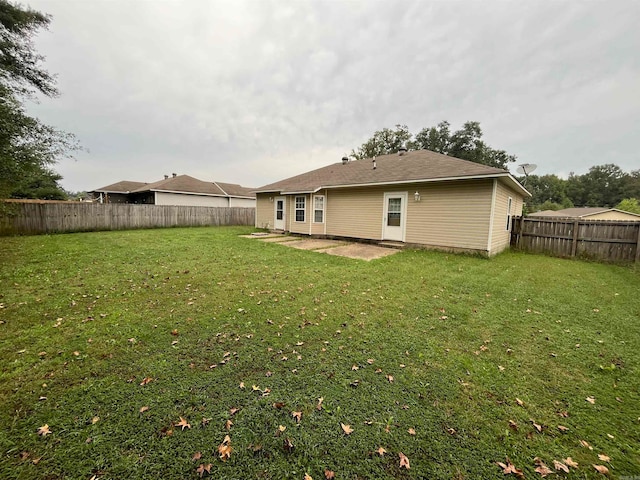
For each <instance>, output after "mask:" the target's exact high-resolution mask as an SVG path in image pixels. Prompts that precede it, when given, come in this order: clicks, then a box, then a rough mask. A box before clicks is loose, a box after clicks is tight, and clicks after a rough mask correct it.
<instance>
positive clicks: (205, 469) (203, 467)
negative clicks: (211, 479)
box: [196, 463, 213, 478]
mask: <svg viewBox="0 0 640 480" xmlns="http://www.w3.org/2000/svg"><path fill="white" fill-rule="evenodd" d="M212 466H213V465H211V464H210V463H207V464H206V465H205V464H204V463H201V464H200V465H198V468H196V473H197V474H198V475H200V478H202V476H203V475H204V472H207V473H211V467H212Z"/></svg>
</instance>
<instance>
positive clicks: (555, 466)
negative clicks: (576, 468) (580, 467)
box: [553, 460, 569, 473]
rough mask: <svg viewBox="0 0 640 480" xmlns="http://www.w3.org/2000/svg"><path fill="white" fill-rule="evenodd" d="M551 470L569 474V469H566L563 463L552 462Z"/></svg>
mask: <svg viewBox="0 0 640 480" xmlns="http://www.w3.org/2000/svg"><path fill="white" fill-rule="evenodd" d="M553 468H555V469H556V470H562V471H563V472H565V473H569V467H567V466H566V465H565V464H564V463H562V462H559V461H558V460H554V461H553Z"/></svg>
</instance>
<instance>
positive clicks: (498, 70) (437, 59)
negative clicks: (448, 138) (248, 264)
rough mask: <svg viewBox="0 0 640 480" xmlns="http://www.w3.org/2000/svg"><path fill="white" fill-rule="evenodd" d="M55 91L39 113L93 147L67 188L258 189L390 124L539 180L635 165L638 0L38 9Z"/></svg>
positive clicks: (73, 167) (49, 5)
mask: <svg viewBox="0 0 640 480" xmlns="http://www.w3.org/2000/svg"><path fill="white" fill-rule="evenodd" d="M30 6H31V7H33V8H35V9H37V10H41V11H44V12H48V13H51V14H52V15H53V20H52V24H51V28H50V30H51V31H50V32H43V33H42V34H40V35H39V36H38V39H37V46H38V48H39V50H40V51H42V52H43V53H44V54H45V55H46V56H47V62H46V67H47V69H48V70H50V71H52V72H56V73H58V79H59V86H60V89H61V91H62V96H61V97H60V98H57V99H52V100H49V99H45V100H43V101H42V103H41V104H40V105H37V106H33V107H32V111H33V112H34V114H36V115H38V116H39V117H40V118H41V119H42V120H43V121H45V122H46V123H49V124H53V125H55V126H57V127H59V128H61V129H64V130H66V131H70V132H73V133H75V134H76V135H77V136H78V137H79V139H80V140H81V142H82V143H83V144H84V145H85V146H86V147H87V148H88V149H89V151H90V152H89V153H81V154H79V155H78V159H77V161H63V162H61V163H60V164H59V165H58V171H59V172H60V173H61V174H62V175H63V176H64V177H65V180H64V181H63V185H64V186H65V187H66V188H68V189H71V190H84V189H91V188H97V187H99V186H103V185H106V184H108V183H112V182H115V181H118V180H123V179H131V180H139V181H153V180H156V179H159V178H162V177H161V176H162V174H165V173H171V172H174V171H177V173H186V174H190V175H193V176H196V177H198V178H202V179H211V180H219V181H226V182H237V183H242V184H244V185H248V186H259V185H263V184H267V183H270V182H273V181H276V180H279V179H280V178H282V177H285V176H289V175H293V174H297V173H300V172H303V171H306V170H310V169H313V168H317V167H319V166H322V165H326V164H328V163H332V162H336V161H339V159H340V157H341V156H342V155H343V154H345V153H348V152H349V151H350V150H351V149H353V148H356V147H357V146H358V145H360V144H361V143H362V142H364V141H365V140H366V139H367V138H368V137H369V136H371V134H372V133H373V132H374V131H375V130H378V129H381V128H383V127H392V126H393V125H395V124H397V123H402V124H407V125H408V126H409V128H410V130H411V131H413V132H417V131H419V130H420V129H422V128H423V127H428V126H432V125H435V124H437V123H438V122H440V121H441V120H449V121H450V122H451V123H452V127H453V128H458V127H459V126H461V124H462V123H463V122H465V121H467V120H477V121H479V122H481V125H482V127H483V130H484V132H485V137H486V140H487V141H488V143H489V144H490V145H492V146H494V147H496V148H502V149H505V150H507V151H508V152H509V153H513V154H516V155H517V156H518V157H519V159H520V160H521V161H522V162H528V163H537V164H538V165H539V171H540V172H542V173H562V172H568V171H576V172H577V173H583V172H585V171H586V170H587V169H588V168H589V167H590V166H592V165H596V164H602V163H616V164H618V165H620V166H621V167H622V168H623V169H624V170H627V171H629V170H631V169H632V168H638V161H637V155H636V147H635V139H634V138H633V137H634V135H633V132H637V129H638V123H639V122H640V113H639V112H640V92H639V91H638V89H637V87H636V85H638V83H639V82H638V80H640V78H639V76H640V64H639V62H638V61H637V55H636V52H637V51H638V50H639V49H640V34H638V33H637V29H636V26H635V23H634V20H635V19H636V18H638V15H637V14H638V13H640V11H639V10H640V7H639V4H637V3H636V2H633V1H620V2H615V3H612V4H611V3H606V4H605V3H604V2H581V3H578V2H575V3H566V2H562V3H556V2H517V3H507V2H498V1H495V2H494V1H488V2H466V1H454V2H429V3H425V2H419V1H409V0H401V1H395V2H383V1H378V0H373V1H364V0H362V1H358V0H354V1H350V2H332V1H308V2H279V1H260V2H255V1H234V2H231V1H190V2H177V1H167V2H128V1H109V2H106V1H96V2H67V1H65V0H46V1H45V0H36V1H32V2H31V3H30Z"/></svg>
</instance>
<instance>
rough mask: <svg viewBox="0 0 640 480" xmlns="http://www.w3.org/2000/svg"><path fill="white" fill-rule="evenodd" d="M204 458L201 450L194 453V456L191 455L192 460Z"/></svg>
mask: <svg viewBox="0 0 640 480" xmlns="http://www.w3.org/2000/svg"><path fill="white" fill-rule="evenodd" d="M201 458H202V453H201V452H196V453H194V454H193V457H191V461H192V462H195V461H196V460H200V459H201Z"/></svg>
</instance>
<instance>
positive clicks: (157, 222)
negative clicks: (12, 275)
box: [0, 201, 255, 236]
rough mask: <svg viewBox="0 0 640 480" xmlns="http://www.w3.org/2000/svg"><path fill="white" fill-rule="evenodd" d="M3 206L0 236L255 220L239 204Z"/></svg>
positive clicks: (240, 222)
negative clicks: (200, 205) (222, 205)
mask: <svg viewBox="0 0 640 480" xmlns="http://www.w3.org/2000/svg"><path fill="white" fill-rule="evenodd" d="M4 207H6V208H5V210H6V211H3V210H0V211H3V214H2V215H1V216H0V236H6V235H37V234H43V233H62V232H87V231H98V230H127V229H138V228H165V227H194V226H212V225H247V226H253V225H254V224H255V223H254V222H255V208H243V207H192V206H181V205H176V206H174V205H134V204H118V203H109V204H99V203H80V202H57V203H56V202H50V203H46V202H43V203H37V202H33V201H31V202H24V203H22V202H16V201H12V202H11V203H7V204H5V205H4Z"/></svg>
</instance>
